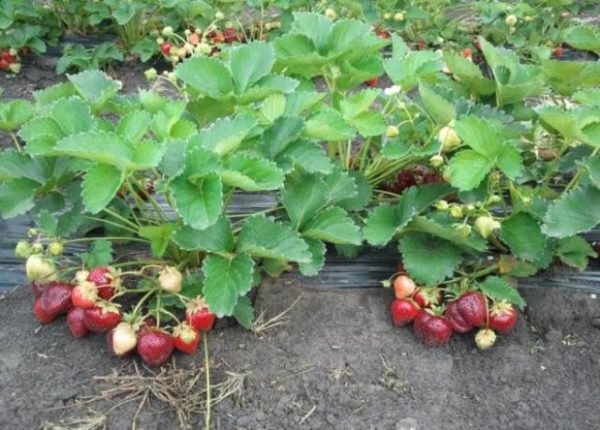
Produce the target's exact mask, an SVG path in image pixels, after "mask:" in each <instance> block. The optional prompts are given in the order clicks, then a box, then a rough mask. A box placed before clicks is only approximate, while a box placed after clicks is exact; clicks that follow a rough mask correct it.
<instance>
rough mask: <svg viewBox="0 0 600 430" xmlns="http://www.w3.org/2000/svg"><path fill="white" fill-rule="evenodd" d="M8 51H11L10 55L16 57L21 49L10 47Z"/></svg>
mask: <svg viewBox="0 0 600 430" xmlns="http://www.w3.org/2000/svg"><path fill="white" fill-rule="evenodd" d="M8 53H9V54H10V55H12V56H13V57H16V56H17V55H18V54H19V50H18V49H16V48H10V49H9V50H8Z"/></svg>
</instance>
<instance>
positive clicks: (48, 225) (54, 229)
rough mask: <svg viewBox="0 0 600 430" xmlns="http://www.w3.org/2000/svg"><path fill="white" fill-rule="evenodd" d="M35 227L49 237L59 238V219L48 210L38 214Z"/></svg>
mask: <svg viewBox="0 0 600 430" xmlns="http://www.w3.org/2000/svg"><path fill="white" fill-rule="evenodd" d="M35 225H36V226H37V227H38V228H39V229H40V230H42V231H43V232H44V233H45V234H46V235H47V236H58V219H57V218H56V217H55V216H54V215H53V214H52V213H50V211H48V210H46V209H44V210H42V211H40V212H39V213H38V214H37V216H36V217H35Z"/></svg>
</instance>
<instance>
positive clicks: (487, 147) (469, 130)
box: [454, 115, 503, 159]
mask: <svg viewBox="0 0 600 430" xmlns="http://www.w3.org/2000/svg"><path fill="white" fill-rule="evenodd" d="M454 128H455V130H456V133H457V134H458V136H459V137H460V138H461V139H462V140H463V141H464V142H465V143H466V144H467V145H469V146H470V147H471V148H472V149H474V150H475V151H476V152H478V153H479V154H481V155H484V156H486V157H487V158H489V159H494V158H495V157H497V156H498V155H499V154H500V152H501V151H502V149H503V139H502V137H501V136H500V135H499V133H498V128H499V127H498V124H495V123H493V122H491V121H490V120H487V119H483V118H479V117H477V116H474V115H471V116H468V117H463V118H461V119H460V120H459V121H456V122H455V124H454Z"/></svg>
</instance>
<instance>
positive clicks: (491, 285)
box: [479, 276, 525, 309]
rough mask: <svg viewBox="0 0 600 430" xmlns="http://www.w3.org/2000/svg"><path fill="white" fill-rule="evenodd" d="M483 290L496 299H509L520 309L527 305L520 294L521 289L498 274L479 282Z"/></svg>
mask: <svg viewBox="0 0 600 430" xmlns="http://www.w3.org/2000/svg"><path fill="white" fill-rule="evenodd" d="M479 287H480V288H481V291H483V293H484V294H485V295H486V296H488V297H491V298H492V299H494V300H507V301H508V302H509V303H512V304H513V305H515V306H518V307H519V309H523V308H524V307H525V300H523V297H521V294H519V291H518V290H517V289H516V288H515V287H513V286H512V285H510V284H509V283H508V282H506V281H505V280H504V278H500V277H498V276H488V277H487V278H486V279H485V281H483V282H482V283H480V284H479Z"/></svg>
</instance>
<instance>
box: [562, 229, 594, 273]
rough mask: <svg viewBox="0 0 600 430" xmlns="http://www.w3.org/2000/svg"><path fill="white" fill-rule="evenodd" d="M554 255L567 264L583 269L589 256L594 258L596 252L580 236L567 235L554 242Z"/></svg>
mask: <svg viewBox="0 0 600 430" xmlns="http://www.w3.org/2000/svg"><path fill="white" fill-rule="evenodd" d="M556 255H557V256H558V258H560V260H561V261H562V262H563V263H565V264H566V265H568V266H571V267H575V268H577V269H579V270H584V269H585V268H586V267H587V265H588V259H589V258H596V257H598V254H597V253H596V252H595V251H594V248H592V246H591V245H590V244H589V243H587V242H586V241H585V239H584V238H582V237H581V236H568V237H563V238H562V239H559V241H558V243H557V244H556Z"/></svg>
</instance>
